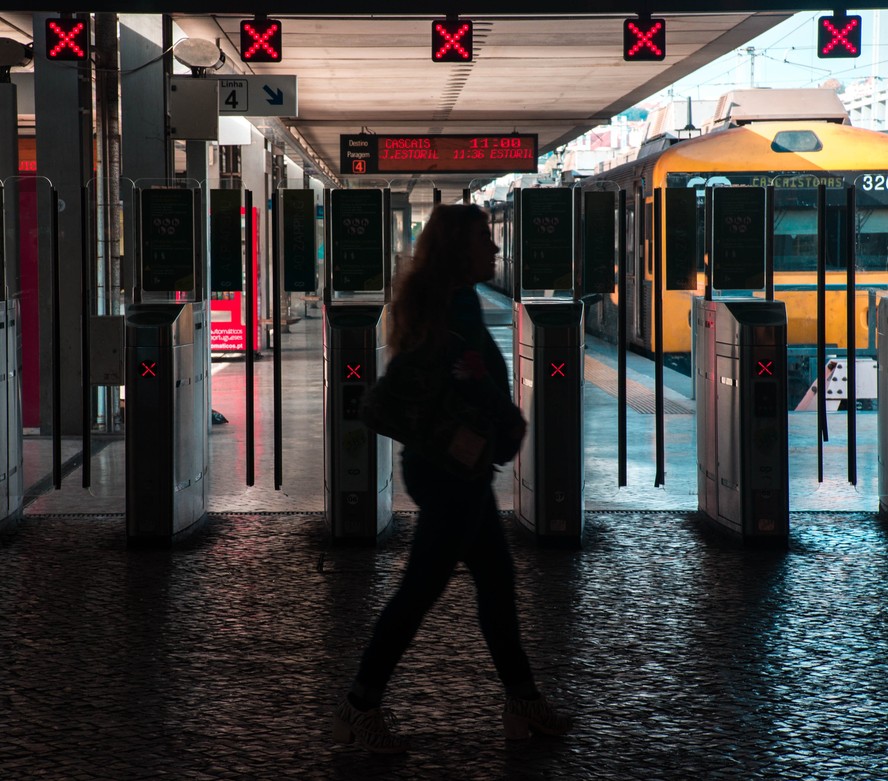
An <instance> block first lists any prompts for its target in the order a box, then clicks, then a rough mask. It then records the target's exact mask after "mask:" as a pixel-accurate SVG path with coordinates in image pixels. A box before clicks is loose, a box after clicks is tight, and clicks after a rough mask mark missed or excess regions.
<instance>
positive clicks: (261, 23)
mask: <svg viewBox="0 0 888 781" xmlns="http://www.w3.org/2000/svg"><path fill="white" fill-rule="evenodd" d="M282 34H283V29H282V27H281V23H280V21H279V20H277V19H241V23H240V53H241V55H240V56H241V59H242V60H243V61H244V62H280V61H281V57H282V49H283V43H282V41H281V37H282Z"/></svg>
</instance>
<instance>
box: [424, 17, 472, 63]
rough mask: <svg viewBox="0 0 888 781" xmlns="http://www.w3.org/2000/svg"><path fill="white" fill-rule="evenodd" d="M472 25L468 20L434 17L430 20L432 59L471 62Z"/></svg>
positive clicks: (436, 60)
mask: <svg viewBox="0 0 888 781" xmlns="http://www.w3.org/2000/svg"><path fill="white" fill-rule="evenodd" d="M472 27H473V25H472V22H470V21H468V20H451V19H435V20H434V21H433V22H432V60H434V61H435V62H471V61H472Z"/></svg>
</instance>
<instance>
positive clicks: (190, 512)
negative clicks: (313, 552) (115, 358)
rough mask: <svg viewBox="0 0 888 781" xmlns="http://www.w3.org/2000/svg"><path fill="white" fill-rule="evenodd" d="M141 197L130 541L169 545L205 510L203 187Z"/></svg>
mask: <svg viewBox="0 0 888 781" xmlns="http://www.w3.org/2000/svg"><path fill="white" fill-rule="evenodd" d="M137 192H138V193H139V195H138V208H139V212H140V215H139V217H140V219H139V221H138V223H139V227H140V239H141V241H140V245H139V247H138V258H139V271H140V274H139V282H140V288H139V290H140V293H139V296H140V297H141V300H138V301H137V302H136V303H133V304H130V305H129V306H128V307H127V308H126V311H125V313H124V330H125V339H124V341H125V355H126V358H125V360H126V371H125V375H126V379H125V382H126V533H127V541H128V542H129V543H130V544H137V545H138V544H144V545H162V546H163V545H170V544H172V543H173V542H175V541H176V540H178V539H180V538H182V537H184V536H187V535H188V534H189V533H190V532H192V531H194V530H195V529H197V528H198V527H199V525H200V522H201V521H203V520H204V519H205V518H206V514H207V478H208V474H209V440H208V428H209V381H208V375H209V350H208V344H207V339H208V338H209V337H208V331H209V318H208V315H207V311H208V307H207V303H206V301H205V299H204V290H205V285H204V271H203V268H204V264H203V263H198V262H197V259H198V257H199V255H200V254H201V253H199V252H198V247H201V246H202V240H201V231H200V221H199V220H198V219H197V215H198V214H199V212H200V206H199V204H200V199H199V191H198V190H196V189H188V188H183V187H177V186H172V187H156V188H146V189H144V190H141V191H137ZM187 299H190V300H187Z"/></svg>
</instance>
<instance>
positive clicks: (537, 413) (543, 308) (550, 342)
mask: <svg viewBox="0 0 888 781" xmlns="http://www.w3.org/2000/svg"><path fill="white" fill-rule="evenodd" d="M578 202H579V201H578V198H577V193H576V192H575V191H573V190H571V189H569V188H562V187H557V188H540V189H532V190H531V189H529V190H520V191H518V198H517V200H516V212H517V213H516V219H515V223H516V225H517V226H518V229H519V235H518V236H517V240H516V255H517V256H518V257H517V259H518V269H519V273H518V274H516V280H515V296H514V298H515V301H514V314H513V317H514V336H513V360H514V363H513V374H514V397H515V403H516V404H517V405H518V406H519V407H520V408H521V411H522V414H523V415H524V417H525V419H526V420H527V423H528V426H527V435H526V437H525V439H524V442H523V443H522V446H521V450H520V452H519V453H518V455H517V456H516V457H515V461H514V464H513V471H514V477H515V491H514V497H515V498H514V503H515V515H516V517H517V519H518V522H519V523H520V524H521V525H522V526H523V527H524V528H526V529H527V530H528V531H530V532H531V533H533V534H534V535H535V537H536V538H537V540H538V541H540V542H544V543H562V544H570V545H579V544H580V542H581V540H582V535H583V488H584V485H585V480H584V469H583V444H584V442H583V383H584V378H583V350H584V344H585V340H584V337H583V305H582V303H581V302H579V301H577V300H575V299H574V293H575V289H576V288H575V284H574V281H575V276H574V271H575V248H576V241H575V231H576V224H577V204H578Z"/></svg>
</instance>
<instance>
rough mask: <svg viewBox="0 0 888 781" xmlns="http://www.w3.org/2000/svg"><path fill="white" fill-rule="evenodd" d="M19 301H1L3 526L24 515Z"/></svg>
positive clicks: (0, 478) (0, 482) (0, 508)
mask: <svg viewBox="0 0 888 781" xmlns="http://www.w3.org/2000/svg"><path fill="white" fill-rule="evenodd" d="M19 320H20V318H19V307H18V302H17V301H4V302H2V304H0V329H2V331H0V353H2V354H0V414H2V415H3V418H4V424H5V425H4V426H3V429H2V431H0V529H3V528H5V527H7V526H11V525H14V524H15V522H16V521H18V519H19V518H21V515H22V507H23V503H24V468H23V447H22V391H21V369H22V338H21V330H20V328H19Z"/></svg>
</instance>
